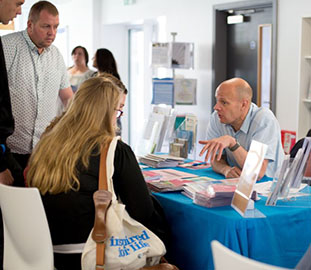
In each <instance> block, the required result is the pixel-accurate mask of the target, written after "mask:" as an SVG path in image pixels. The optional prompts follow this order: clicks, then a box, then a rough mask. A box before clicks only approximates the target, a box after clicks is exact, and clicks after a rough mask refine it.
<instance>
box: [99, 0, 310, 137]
mask: <svg viewBox="0 0 311 270" xmlns="http://www.w3.org/2000/svg"><path fill="white" fill-rule="evenodd" d="M227 2H234V1H224V0H210V1H206V0H192V1H188V0H170V1H167V0H157V1H155V0H136V3H135V4H133V5H131V6H124V5H123V1H115V0H104V1H103V5H102V23H103V24H114V23H126V22H131V21H137V20H143V19H155V18H157V17H158V16H166V19H167V29H166V30H167V36H166V38H167V41H171V36H170V32H178V35H177V41H185V42H187V41H189V42H194V43H195V69H194V70H193V71H184V72H180V73H183V74H185V76H187V77H194V78H197V79H198V105H197V106H191V107H190V106H178V107H177V108H178V109H179V110H180V111H185V112H186V111H192V112H193V113H195V114H197V115H198V117H199V132H198V136H199V138H203V137H204V131H205V128H206V124H207V122H208V116H209V112H210V110H211V90H212V89H211V78H212V77H211V64H212V25H213V5H217V4H223V3H227ZM304 16H311V1H310V0H298V1H293V0H279V1H278V37H277V39H278V42H277V89H276V91H277V98H276V116H277V118H278V120H279V122H280V126H281V129H287V130H294V131H296V132H297V131H298V117H299V116H298V115H299V114H298V112H299V110H298V106H299V98H300V97H299V89H298V87H299V53H300V39H301V37H300V32H301V17H304ZM303 135H304V134H299V136H303Z"/></svg>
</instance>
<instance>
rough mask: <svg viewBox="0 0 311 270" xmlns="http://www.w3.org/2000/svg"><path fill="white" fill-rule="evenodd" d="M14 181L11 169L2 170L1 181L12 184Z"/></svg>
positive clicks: (0, 173)
mask: <svg viewBox="0 0 311 270" xmlns="http://www.w3.org/2000/svg"><path fill="white" fill-rule="evenodd" d="M13 182H14V179H13V176H12V174H11V172H10V170H9V169H6V170H4V171H3V172H0V183H1V184H4V185H12V184H13Z"/></svg>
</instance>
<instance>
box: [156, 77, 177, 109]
mask: <svg viewBox="0 0 311 270" xmlns="http://www.w3.org/2000/svg"><path fill="white" fill-rule="evenodd" d="M152 85H153V87H152V89H153V91H152V104H166V105H173V104H174V80H173V79H172V78H164V79H158V78H153V79H152Z"/></svg>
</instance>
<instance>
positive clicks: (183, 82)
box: [174, 79, 197, 105]
mask: <svg viewBox="0 0 311 270" xmlns="http://www.w3.org/2000/svg"><path fill="white" fill-rule="evenodd" d="M174 90H175V104H179V105H196V104H197V100H196V99H197V98H196V95H197V80H196V79H175V85H174Z"/></svg>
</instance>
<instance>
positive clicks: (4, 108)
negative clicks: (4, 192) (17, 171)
mask: <svg viewBox="0 0 311 270" xmlns="http://www.w3.org/2000/svg"><path fill="white" fill-rule="evenodd" d="M13 131H14V119H13V115H12V108H11V99H10V92H9V85H8V77H7V71H6V66H5V59H4V54H3V48H2V42H1V38H0V144H4V145H5V147H6V149H7V146H6V139H7V138H8V137H9V136H10V135H12V133H13ZM2 151H3V149H2V147H0V172H2V171H4V170H5V169H7V153H8V150H7V151H6V153H5V154H3V153H2Z"/></svg>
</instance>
